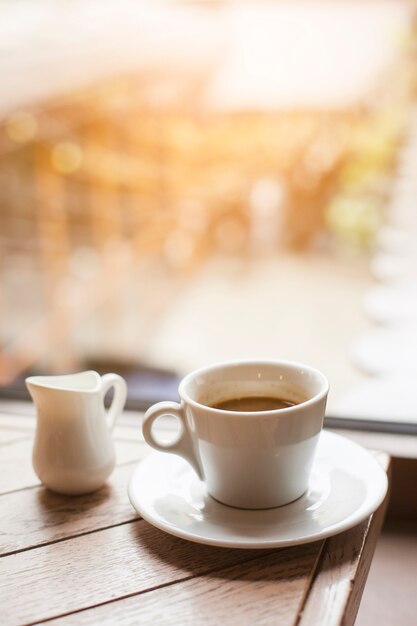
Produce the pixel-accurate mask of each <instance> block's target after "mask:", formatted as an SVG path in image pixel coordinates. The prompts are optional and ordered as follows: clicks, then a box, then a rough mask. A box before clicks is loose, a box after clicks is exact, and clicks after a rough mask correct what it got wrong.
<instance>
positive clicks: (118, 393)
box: [101, 374, 127, 431]
mask: <svg viewBox="0 0 417 626" xmlns="http://www.w3.org/2000/svg"><path fill="white" fill-rule="evenodd" d="M112 387H114V396H113V400H112V403H111V405H110V408H109V409H108V411H107V413H106V421H107V425H108V427H109V430H110V431H112V430H113V428H114V425H115V423H116V418H117V417H118V416H119V415H120V413H121V412H122V411H123V409H124V406H125V403H126V398H127V385H126V381H125V380H124V378H122V377H121V376H119V375H118V374H105V375H104V376H102V377H101V397H102V399H103V401H104V396H105V395H106V393H107V392H108V390H109V389H111V388H112Z"/></svg>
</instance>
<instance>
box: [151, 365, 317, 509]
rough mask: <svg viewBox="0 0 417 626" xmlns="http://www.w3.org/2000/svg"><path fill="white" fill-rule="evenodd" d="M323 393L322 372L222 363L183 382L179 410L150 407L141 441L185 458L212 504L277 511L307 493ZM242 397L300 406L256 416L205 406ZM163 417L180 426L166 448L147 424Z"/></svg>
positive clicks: (298, 367)
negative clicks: (273, 399)
mask: <svg viewBox="0 0 417 626" xmlns="http://www.w3.org/2000/svg"><path fill="white" fill-rule="evenodd" d="M327 392H328V383H327V380H326V378H325V377H324V376H323V374H321V373H320V372H319V371H318V370H316V369H314V368H312V367H309V366H307V365H303V364H300V363H291V362H286V361H234V362H228V363H220V364H217V365H214V366H210V367H206V368H202V369H200V370H197V371H196V372H193V373H191V374H189V375H188V376H186V377H185V378H184V380H183V381H182V382H181V384H180V386H179V395H180V397H181V405H180V404H177V403H175V402H161V403H159V404H156V405H154V406H153V407H151V408H150V409H149V410H148V411H147V412H146V414H145V417H144V421H143V435H144V438H145V441H146V442H147V443H148V444H149V445H151V446H152V447H153V448H156V449H157V450H160V451H162V452H171V453H173V454H178V455H180V456H182V457H183V458H184V459H186V460H187V461H188V462H189V463H190V465H191V466H192V467H193V468H194V469H195V471H196V473H197V475H198V476H199V477H200V478H201V479H203V480H204V481H205V483H206V485H207V489H208V492H209V493H210V494H211V495H212V496H213V497H215V498H216V500H219V501H220V502H224V503H225V504H228V505H231V506H237V507H240V508H247V509H263V508H268V507H276V506H280V505H282V504H287V503H288V502H291V501H293V500H295V499H296V498H298V497H300V495H301V494H302V493H304V491H305V490H306V488H307V483H308V479H309V474H310V470H311V466H312V462H313V457H314V452H315V449H316V445H317V441H318V439H319V435H320V431H321V429H322V426H323V418H324V410H325V406H326V399H327ZM245 396H246V397H247V396H276V397H281V398H285V399H286V400H292V401H294V402H298V403H299V404H296V405H295V406H291V407H289V408H285V409H279V410H271V411H254V412H241V411H227V410H220V409H215V408H212V407H211V406H210V405H212V404H216V403H217V402H221V401H222V400H226V399H230V398H238V397H245ZM165 415H174V416H175V417H177V419H178V420H179V421H180V423H181V427H182V429H181V434H180V435H179V438H178V439H177V440H176V441H175V442H174V443H171V444H164V443H162V442H160V441H159V440H158V439H157V438H156V437H155V436H154V434H153V432H152V425H153V423H154V422H155V421H156V420H157V419H158V418H159V417H163V416H165ZM271 476H274V477H275V478H274V480H271Z"/></svg>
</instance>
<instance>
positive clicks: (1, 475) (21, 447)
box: [0, 438, 150, 494]
mask: <svg viewBox="0 0 417 626" xmlns="http://www.w3.org/2000/svg"><path fill="white" fill-rule="evenodd" d="M32 447H33V438H26V439H19V440H17V441H11V442H9V444H8V445H5V446H2V448H1V455H0V494H5V493H9V492H12V491H16V490H18V489H27V488H29V487H36V486H37V485H39V484H40V481H39V479H38V477H37V476H36V474H35V472H34V471H33V467H32ZM115 447H116V458H117V463H118V464H122V463H131V462H132V461H136V460H139V459H141V458H143V457H144V455H145V454H147V453H148V452H149V450H150V448H149V447H148V446H147V445H146V444H145V443H144V442H143V441H140V440H139V439H138V440H137V441H133V440H132V441H125V440H123V441H119V440H116V441H115Z"/></svg>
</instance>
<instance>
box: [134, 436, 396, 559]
mask: <svg viewBox="0 0 417 626" xmlns="http://www.w3.org/2000/svg"><path fill="white" fill-rule="evenodd" d="M387 485H388V481H387V476H386V473H385V472H384V470H383V469H382V468H381V466H380V465H379V464H378V462H377V461H376V459H375V458H374V457H373V456H372V455H371V454H370V453H369V452H367V451H366V450H365V449H364V448H361V447H360V446H358V445H357V444H355V443H353V442H352V441H349V440H348V439H345V438H344V437H340V436H339V435H334V434H333V433H328V432H323V433H322V435H321V436H320V441H319V444H318V448H317V452H316V459H315V462H314V466H313V471H312V476H311V480H310V486H309V489H308V491H307V492H306V493H305V494H304V495H303V496H302V497H301V498H299V499H298V500H296V501H295V502H292V503H291V504H287V505H286V506H282V507H278V508H275V509H263V510H258V511H248V510H244V509H235V508H232V507H228V506H225V505H224V504H220V503H219V502H217V501H216V500H214V499H213V498H212V497H211V496H209V495H208V494H207V491H206V487H205V485H204V483H203V482H201V481H200V480H199V479H198V478H197V476H196V474H195V472H194V470H193V469H191V467H190V466H189V465H188V464H187V463H186V462H185V461H184V460H183V459H181V458H180V457H178V456H174V455H172V454H167V453H162V452H154V453H153V454H151V455H150V456H148V457H147V458H146V459H144V460H143V461H142V462H141V463H140V464H139V465H138V467H137V468H136V470H135V472H134V473H133V475H132V477H131V479H130V482H129V489H128V492H129V498H130V501H131V503H132V505H133V507H134V508H135V509H136V511H137V512H138V513H139V514H140V515H141V516H142V517H143V518H144V519H145V520H147V521H148V522H149V523H150V524H153V525H154V526H156V527H157V528H160V529H161V530H164V531H166V532H167V533H170V534H171V535H175V536H177V537H182V538H183V539H188V540H190V541H195V542H197V543H205V544H209V545H213V546H223V547H227V548H274V547H283V546H291V545H297V544H302V543H309V542H311V541H316V540H318V539H323V538H325V537H329V536H330V535H334V534H336V533H339V532H341V531H343V530H346V529H347V528H350V527H352V526H355V525H356V524H358V523H359V522H361V521H362V520H364V519H366V518H367V517H368V516H369V515H370V514H371V513H372V512H373V511H374V510H375V509H377V508H378V506H379V505H380V504H381V502H382V500H383V499H384V496H385V493H386V490H387Z"/></svg>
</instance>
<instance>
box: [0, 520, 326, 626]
mask: <svg viewBox="0 0 417 626" xmlns="http://www.w3.org/2000/svg"><path fill="white" fill-rule="evenodd" d="M318 549H319V546H317V545H316V550H318ZM283 554H284V555H285V552H284V553H283ZM290 554H291V555H292V556H291V558H288V559H286V560H287V563H286V568H288V567H295V563H294V556H295V554H296V552H294V551H290ZM301 554H304V550H303V551H302V552H301ZM261 555H262V551H251V550H250V551H248V550H230V549H224V548H212V547H210V546H205V545H200V544H194V543H190V542H187V541H184V540H182V539H178V538H176V537H172V536H170V535H168V534H166V533H163V532H161V531H159V530H157V529H155V528H153V526H150V525H149V524H147V523H146V522H144V521H143V520H139V521H136V522H133V523H127V524H123V525H120V526H116V527H114V528H109V529H106V530H102V531H99V532H96V533H91V534H87V535H82V536H80V537H75V538H73V539H68V540H66V541H60V542H58V543H54V544H49V545H46V546H42V547H40V548H34V549H33V550H27V551H25V552H20V553H17V554H13V555H10V556H5V557H3V558H1V559H0V606H1V609H2V626H14V625H17V624H22V623H34V622H38V621H41V620H45V619H49V618H52V617H57V616H59V615H63V614H66V613H71V612H74V611H78V610H80V609H86V608H90V607H92V606H95V605H98V604H102V603H104V602H109V601H113V600H116V599H119V598H123V597H127V596H129V595H132V594H135V593H141V592H143V591H147V590H150V589H154V588H155V587H159V586H161V585H168V584H172V583H175V582H178V581H180V580H184V579H189V578H192V577H195V576H201V575H203V574H206V573H208V572H211V571H215V570H219V569H222V568H224V567H230V566H231V565H236V564H237V563H243V562H245V561H248V560H250V559H253V558H256V557H257V556H261ZM313 557H314V555H313ZM281 558H285V557H284V556H282V555H281ZM314 558H315V557H314ZM303 562H304V561H303ZM291 563H292V565H291ZM297 572H298V574H299V575H302V572H301V570H300V569H298V567H297ZM305 575H308V572H305ZM261 579H262V577H261ZM258 584H259V585H263V584H264V583H263V581H262V580H260V581H259V582H258Z"/></svg>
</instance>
